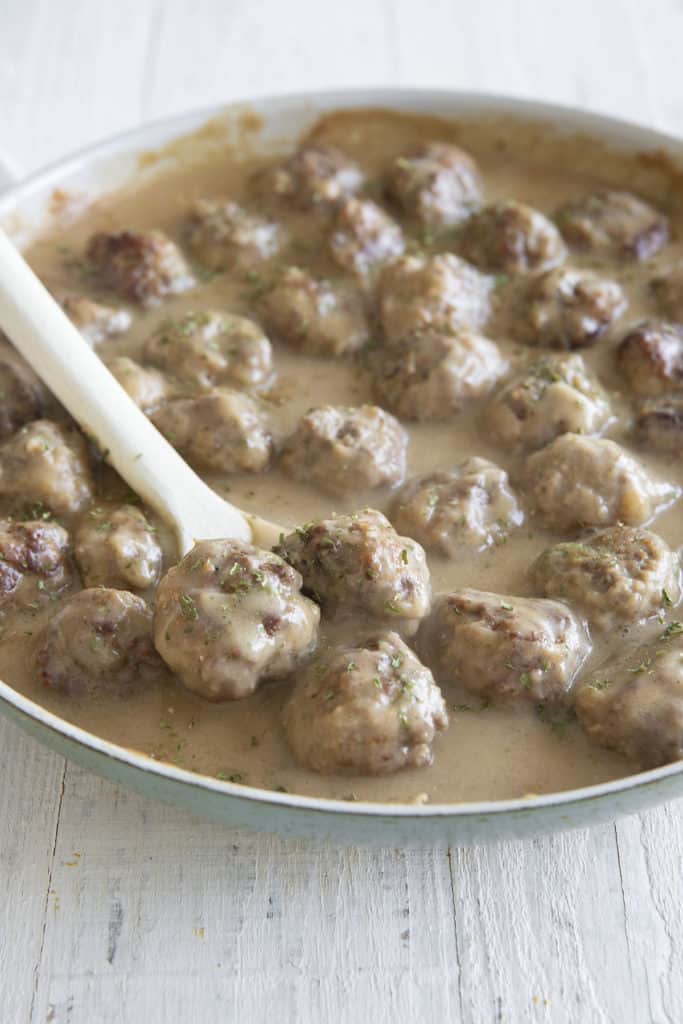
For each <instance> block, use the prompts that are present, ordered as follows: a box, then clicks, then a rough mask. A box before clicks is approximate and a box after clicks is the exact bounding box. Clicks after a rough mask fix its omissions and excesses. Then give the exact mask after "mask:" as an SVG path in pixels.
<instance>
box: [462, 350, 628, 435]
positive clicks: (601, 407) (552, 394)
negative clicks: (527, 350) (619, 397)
mask: <svg viewBox="0 0 683 1024" xmlns="http://www.w3.org/2000/svg"><path fill="white" fill-rule="evenodd" d="M611 419H612V415H611V410H610V404H609V399H608V398H607V394H606V393H605V391H604V389H603V387H602V386H601V384H600V382H599V381H598V379H597V377H595V376H594V375H593V374H592V373H591V372H590V371H589V370H588V368H587V367H586V364H585V363H584V361H583V358H582V357H581V356H580V355H566V356H559V355H558V356H554V355H549V356H547V357H546V358H545V359H543V360H541V361H539V362H538V363H533V364H532V365H531V366H529V367H527V368H525V369H524V370H522V371H521V372H520V373H518V374H515V376H514V377H512V379H511V380H510V381H508V382H507V383H506V384H503V387H502V388H501V390H500V391H498V392H497V394H496V395H495V396H494V398H493V400H492V401H491V402H490V404H489V405H487V406H486V408H485V410H484V412H483V414H482V427H483V429H484V430H485V431H486V432H487V434H489V435H490V436H491V438H492V439H493V440H494V441H495V442H496V443H497V444H500V445H502V446H503V447H505V448H529V449H531V448H541V447H542V446H543V445H545V444H548V443H549V442H550V441H552V440H554V438H556V437H558V436H559V435H560V434H566V433H569V432H572V433H575V434H599V433H601V432H602V431H603V430H604V429H605V427H606V426H607V425H608V423H609V422H610V420H611Z"/></svg>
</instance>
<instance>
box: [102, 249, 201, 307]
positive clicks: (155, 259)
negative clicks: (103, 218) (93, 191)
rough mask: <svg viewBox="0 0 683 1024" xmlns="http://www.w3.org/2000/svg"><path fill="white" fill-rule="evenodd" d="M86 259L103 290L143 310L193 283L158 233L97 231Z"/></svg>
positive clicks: (175, 251) (177, 253) (175, 252)
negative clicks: (107, 290)
mask: <svg viewBox="0 0 683 1024" xmlns="http://www.w3.org/2000/svg"><path fill="white" fill-rule="evenodd" d="M86 256H87V259H88V260H89V262H90V263H91V265H92V267H93V271H94V273H95V275H96V278H97V279H98V280H99V281H100V282H101V283H102V284H103V285H104V286H105V287H106V288H110V289H111V290H112V291H113V292H116V293H117V295H120V296H121V298H123V299H128V300H129V301H131V302H139V303H140V304H141V305H143V306H156V305H158V304H159V303H160V302H161V300H162V299H167V298H169V297H170V296H172V295H178V294H179V293H180V292H185V291H187V290H188V289H189V288H193V287H194V285H195V283H196V282H195V279H194V277H193V276H192V273H191V272H190V269H189V267H188V266H187V264H186V263H185V260H184V259H183V257H182V255H181V253H180V250H179V249H178V247H177V246H176V245H175V244H174V243H173V242H172V241H171V239H170V238H167V237H166V235H164V234H163V232H161V231H118V232H109V233H107V232H104V231H100V232H99V233H98V234H96V235H93V237H92V238H91V239H90V242H89V243H88V248H87V250H86Z"/></svg>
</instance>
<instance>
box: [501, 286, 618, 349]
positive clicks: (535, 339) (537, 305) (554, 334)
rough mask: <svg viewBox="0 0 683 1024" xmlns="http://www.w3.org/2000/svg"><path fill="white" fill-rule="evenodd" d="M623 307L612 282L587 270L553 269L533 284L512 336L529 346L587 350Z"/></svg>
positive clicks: (615, 318)
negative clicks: (514, 335)
mask: <svg viewBox="0 0 683 1024" xmlns="http://www.w3.org/2000/svg"><path fill="white" fill-rule="evenodd" d="M626 306H627V302H626V298H625V296H624V293H623V291H622V290H621V288H620V286H619V285H618V284H617V282H616V281H610V280H608V279H606V278H603V277H599V276H598V275H597V274H594V273H592V272H591V271H590V270H577V269H576V268H575V267H557V268H556V269H555V270H550V271H548V273H546V274H543V275H542V276H541V277H539V278H536V279H535V280H534V281H533V284H532V285H531V287H530V288H529V292H528V296H527V304H526V306H525V308H524V309H523V311H522V313H521V315H520V318H519V320H518V322H517V324H516V325H515V334H516V336H517V337H519V339H520V340H521V341H525V342H527V343H528V344H530V345H544V346H546V347H548V348H560V349H576V348H588V347H589V346H590V345H594V344H595V342H596V341H597V340H598V339H599V338H601V337H602V335H603V334H604V333H605V331H607V329H608V328H609V327H611V325H612V324H613V323H614V321H615V320H617V319H618V317H620V316H621V314H622V313H623V312H624V310H625V309H626Z"/></svg>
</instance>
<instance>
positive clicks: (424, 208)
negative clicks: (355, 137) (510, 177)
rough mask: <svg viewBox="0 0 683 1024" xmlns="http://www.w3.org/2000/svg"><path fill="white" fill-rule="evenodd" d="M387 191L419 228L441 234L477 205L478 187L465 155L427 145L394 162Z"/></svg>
mask: <svg viewBox="0 0 683 1024" xmlns="http://www.w3.org/2000/svg"><path fill="white" fill-rule="evenodd" d="M387 189H388V193H389V195H390V196H391V198H392V199H394V200H395V201H396V202H397V203H398V205H399V206H400V207H401V208H402V209H403V210H404V211H405V212H406V213H407V214H409V216H411V217H414V218H415V220H417V221H418V222H419V223H420V224H421V225H422V226H423V227H425V228H427V229H428V230H436V231H442V230H444V229H446V228H451V227H454V226H455V225H456V224H460V222H461V221H463V220H465V218H466V217H468V216H469V215H470V213H471V212H472V210H474V209H476V207H477V206H479V202H480V200H481V190H482V186H481V180H480V178H479V172H478V170H477V165H476V164H475V162H474V160H473V159H472V157H471V156H470V155H469V154H468V153H465V152H464V151H463V150H462V149H458V147H457V146H451V145H449V144H448V143H447V142H427V143H425V144H424V145H422V146H419V147H418V148H417V149H416V150H415V151H414V152H413V153H412V154H411V155H410V156H400V157H398V158H397V159H396V160H395V161H394V163H393V166H392V168H391V171H390V173H389V180H388V183H387Z"/></svg>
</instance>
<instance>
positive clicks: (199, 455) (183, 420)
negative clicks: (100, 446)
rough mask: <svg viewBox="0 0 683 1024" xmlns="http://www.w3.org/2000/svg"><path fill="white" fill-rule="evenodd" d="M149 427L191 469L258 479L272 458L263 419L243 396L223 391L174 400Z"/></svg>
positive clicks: (258, 409)
mask: <svg viewBox="0 0 683 1024" xmlns="http://www.w3.org/2000/svg"><path fill="white" fill-rule="evenodd" d="M152 421H153V422H154V424H155V426H157V427H158V428H159V430H160V431H161V433H162V434H164V436H165V437H166V438H167V439H168V440H169V441H170V442H171V444H172V445H173V446H174V447H175V448H177V449H178V451H180V452H182V454H183V455H184V456H186V458H187V459H188V461H189V462H191V463H192V465H196V466H198V467H199V468H201V469H206V470H209V471H211V470H213V471H214V472H218V473H258V472H259V471H260V470H262V469H265V468H266V467H267V465H268V463H269V462H270V459H271V456H272V454H273V447H274V442H273V435H272V433H271V430H270V425H269V422H268V417H267V416H266V414H265V413H264V412H263V410H262V409H261V407H260V405H259V404H258V403H257V402H256V401H255V400H254V399H253V398H250V397H249V395H241V394H240V393H239V392H238V391H230V390H229V389H228V388H216V389H215V390H214V391H210V392H207V393H206V394H204V395H198V396H197V397H196V398H176V399H174V400H172V401H170V402H167V403H166V405H162V406H161V408H160V409H158V410H157V411H156V412H155V413H153V414H152Z"/></svg>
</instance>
